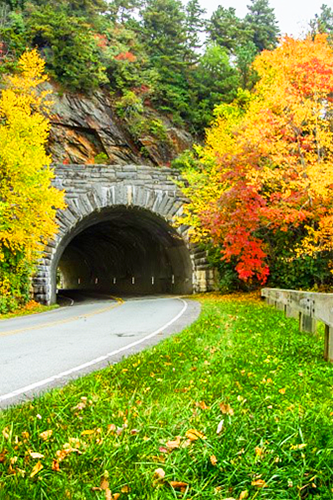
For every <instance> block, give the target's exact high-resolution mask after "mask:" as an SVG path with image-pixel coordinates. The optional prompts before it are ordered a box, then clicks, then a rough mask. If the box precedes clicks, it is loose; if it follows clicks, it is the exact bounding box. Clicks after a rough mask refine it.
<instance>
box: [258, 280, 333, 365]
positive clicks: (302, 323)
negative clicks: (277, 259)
mask: <svg viewBox="0 0 333 500" xmlns="http://www.w3.org/2000/svg"><path fill="white" fill-rule="evenodd" d="M261 296H262V297H264V298H265V299H266V302H267V303H268V304H272V305H274V306H275V307H276V308H277V309H280V310H282V311H284V312H285V315H286V316H287V317H289V318H290V317H293V318H297V319H298V320H299V329H300V331H301V332H309V333H313V334H315V333H316V331H317V322H322V323H324V325H325V345H324V359H325V360H326V361H330V362H331V363H333V293H316V292H299V291H296V290H282V289H279V288H263V289H262V290H261Z"/></svg>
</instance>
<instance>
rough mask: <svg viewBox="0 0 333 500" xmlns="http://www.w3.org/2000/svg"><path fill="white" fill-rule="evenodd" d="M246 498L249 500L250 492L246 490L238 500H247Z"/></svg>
mask: <svg viewBox="0 0 333 500" xmlns="http://www.w3.org/2000/svg"><path fill="white" fill-rule="evenodd" d="M246 498H249V492H248V491H247V490H244V491H242V493H241V494H240V495H239V499H238V500H246Z"/></svg>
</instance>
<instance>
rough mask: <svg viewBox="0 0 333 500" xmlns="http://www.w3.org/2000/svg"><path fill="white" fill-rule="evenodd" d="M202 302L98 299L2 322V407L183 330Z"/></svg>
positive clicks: (0, 348)
mask: <svg viewBox="0 0 333 500" xmlns="http://www.w3.org/2000/svg"><path fill="white" fill-rule="evenodd" d="M199 312H200V305H199V304H198V303H197V302H195V301H191V300H184V299H181V298H177V297H150V298H137V299H129V300H126V301H123V300H119V299H118V300H105V299H104V300H98V301H90V302H88V303H83V304H78V305H76V306H74V307H66V308H61V309H57V310H54V311H50V312H47V313H43V314H38V315H32V316H24V317H19V318H14V319H10V320H2V321H1V322H0V407H1V408H5V407H7V406H9V405H11V404H14V403H16V402H18V401H21V400H24V399H27V398H31V397H33V396H34V395H37V394H39V393H41V392H42V391H45V389H48V388H52V387H57V386H61V385H63V384H65V383H66V382H68V381H69V380H71V379H73V378H75V377H77V376H80V375H83V374H85V373H89V372H91V371H94V370H96V369H100V368H102V367H103V366H107V365H108V364H110V363H115V362H117V361H119V360H120V359H121V358H122V357H123V356H127V355H129V354H132V353H134V352H138V351H139V350H141V349H143V348H144V347H147V346H148V345H152V344H155V343H157V342H158V341H159V340H161V339H163V338H165V337H166V336H167V335H170V334H171V333H174V332H176V331H180V330H182V329H183V328H184V327H185V326H187V325H188V324H190V323H192V322H193V321H194V320H195V319H196V318H197V317H198V314H199Z"/></svg>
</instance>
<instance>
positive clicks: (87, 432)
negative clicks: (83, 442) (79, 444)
mask: <svg viewBox="0 0 333 500" xmlns="http://www.w3.org/2000/svg"><path fill="white" fill-rule="evenodd" d="M95 433H96V429H87V430H85V431H82V432H81V436H90V435H91V434H95Z"/></svg>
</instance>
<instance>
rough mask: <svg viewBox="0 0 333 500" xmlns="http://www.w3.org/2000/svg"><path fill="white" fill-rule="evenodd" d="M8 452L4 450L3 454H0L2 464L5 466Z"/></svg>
mask: <svg viewBox="0 0 333 500" xmlns="http://www.w3.org/2000/svg"><path fill="white" fill-rule="evenodd" d="M7 453H8V451H7V450H3V451H2V452H1V453H0V464H3V463H4V461H5V460H6V455H7Z"/></svg>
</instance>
